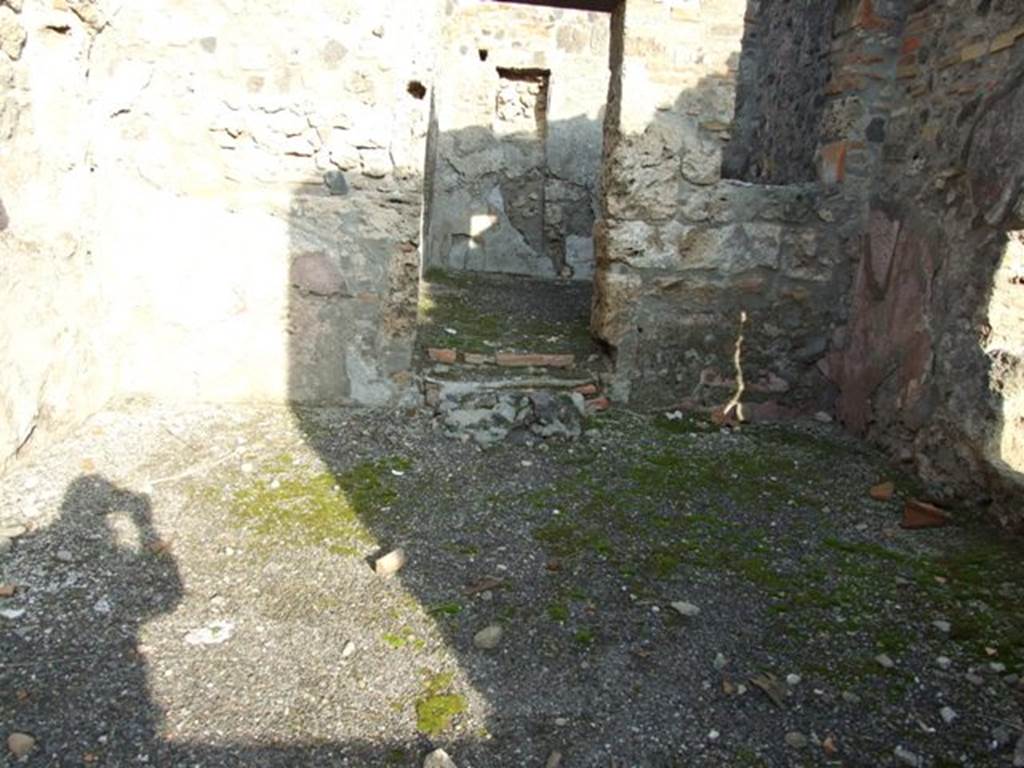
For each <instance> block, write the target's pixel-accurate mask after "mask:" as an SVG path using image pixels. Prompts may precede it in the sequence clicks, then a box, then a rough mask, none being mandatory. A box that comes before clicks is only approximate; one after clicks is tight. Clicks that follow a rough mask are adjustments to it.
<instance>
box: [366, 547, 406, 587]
mask: <svg viewBox="0 0 1024 768" xmlns="http://www.w3.org/2000/svg"><path fill="white" fill-rule="evenodd" d="M406 559H407V558H406V555H405V550H404V549H402V548H401V547H399V548H398V549H393V550H391V551H390V552H388V553H387V554H386V555H384V556H383V557H378V558H377V559H376V560H375V561H374V563H373V570H374V572H375V573H376V574H377V575H378V576H381V577H382V578H385V579H389V578H391V577H392V576H394V575H395V574H396V573H398V572H399V571H400V570H402V568H403V567H404V566H405V563H406Z"/></svg>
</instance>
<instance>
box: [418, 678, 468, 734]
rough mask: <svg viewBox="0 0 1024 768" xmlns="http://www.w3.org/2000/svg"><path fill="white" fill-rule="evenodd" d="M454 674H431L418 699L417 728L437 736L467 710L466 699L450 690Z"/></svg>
mask: <svg viewBox="0 0 1024 768" xmlns="http://www.w3.org/2000/svg"><path fill="white" fill-rule="evenodd" d="M453 679H454V675H453V674H452V673H450V672H445V673H440V674H435V675H431V676H430V677H429V678H428V679H427V681H426V685H425V686H424V689H423V693H422V695H421V697H420V698H419V699H418V700H417V701H416V729H417V730H418V731H420V732H421V733H425V734H426V735H428V736H437V735H439V734H440V733H442V732H443V731H444V730H445V729H447V728H448V726H449V725H451V722H452V720H453V719H454V718H455V717H456V716H457V715H459V714H461V713H463V712H465V711H466V699H465V698H464V697H462V696H459V695H458V694H454V693H451V692H450V688H451V686H452V681H453Z"/></svg>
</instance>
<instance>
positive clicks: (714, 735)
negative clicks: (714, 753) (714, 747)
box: [708, 729, 722, 741]
mask: <svg viewBox="0 0 1024 768" xmlns="http://www.w3.org/2000/svg"><path fill="white" fill-rule="evenodd" d="M721 735H722V734H720V733H719V732H718V731H716V730H714V729H712V730H710V731H708V741H718V737H719V736H721Z"/></svg>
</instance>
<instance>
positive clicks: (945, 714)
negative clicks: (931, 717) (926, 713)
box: [939, 707, 956, 725]
mask: <svg viewBox="0 0 1024 768" xmlns="http://www.w3.org/2000/svg"><path fill="white" fill-rule="evenodd" d="M939 715H940V716H941V717H942V722H944V723H945V724H946V725H949V724H950V723H952V722H953V721H954V720H956V711H955V710H954V709H953V708H952V707H943V708H942V709H940V710H939Z"/></svg>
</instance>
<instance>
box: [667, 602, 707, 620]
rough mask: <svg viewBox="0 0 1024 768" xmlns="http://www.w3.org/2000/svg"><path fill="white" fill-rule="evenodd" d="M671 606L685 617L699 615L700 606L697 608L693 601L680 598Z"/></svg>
mask: <svg viewBox="0 0 1024 768" xmlns="http://www.w3.org/2000/svg"><path fill="white" fill-rule="evenodd" d="M672 608H673V609H674V610H675V611H676V612H677V613H679V614H681V615H683V616H686V617H687V618H692V617H694V616H699V615H700V608H698V607H697V606H696V605H694V604H693V603H688V602H686V601H685V600H680V601H678V602H675V603H672Z"/></svg>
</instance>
